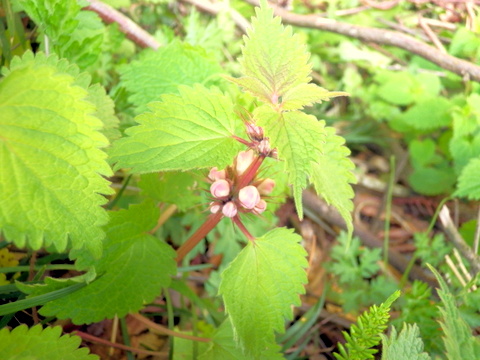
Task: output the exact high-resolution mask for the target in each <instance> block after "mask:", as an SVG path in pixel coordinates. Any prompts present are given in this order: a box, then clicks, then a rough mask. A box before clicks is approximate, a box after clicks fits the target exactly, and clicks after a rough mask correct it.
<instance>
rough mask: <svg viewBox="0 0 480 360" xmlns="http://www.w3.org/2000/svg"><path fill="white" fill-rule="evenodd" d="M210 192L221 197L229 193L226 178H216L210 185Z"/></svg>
mask: <svg viewBox="0 0 480 360" xmlns="http://www.w3.org/2000/svg"><path fill="white" fill-rule="evenodd" d="M210 192H211V194H212V195H213V196H214V197H216V198H217V199H218V198H223V197H226V196H228V195H230V184H229V183H228V181H227V180H223V179H220V180H217V181H215V182H214V183H213V184H212V185H211V186H210Z"/></svg>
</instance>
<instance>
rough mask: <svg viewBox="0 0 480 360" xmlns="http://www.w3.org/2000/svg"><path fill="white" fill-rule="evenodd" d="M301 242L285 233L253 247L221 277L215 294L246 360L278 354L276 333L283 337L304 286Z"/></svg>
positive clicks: (253, 243) (271, 235)
mask: <svg viewBox="0 0 480 360" xmlns="http://www.w3.org/2000/svg"><path fill="white" fill-rule="evenodd" d="M300 240H301V237H300V236H299V235H297V234H294V233H293V231H292V230H288V229H286V228H277V229H274V230H272V231H270V232H268V233H267V234H265V235H264V236H263V237H261V238H258V239H255V241H251V242H249V243H248V245H247V246H246V247H245V248H244V249H243V250H242V252H241V253H240V254H239V255H238V256H237V258H236V259H235V260H233V261H232V262H231V263H230V265H229V266H228V268H227V269H225V271H224V272H223V274H222V282H221V284H220V288H219V294H221V295H222V296H223V300H224V303H225V309H226V311H227V313H228V314H229V315H230V320H231V322H232V325H233V328H234V332H235V335H236V336H237V339H238V342H239V344H240V346H241V347H242V348H243V349H244V351H245V353H246V354H247V355H248V356H251V357H253V358H255V359H257V358H258V359H260V358H262V354H264V351H268V350H270V349H275V348H277V345H276V344H275V335H274V334H275V332H278V333H281V332H284V330H285V329H284V319H285V318H287V319H291V318H292V310H291V305H292V304H293V305H298V304H299V303H300V301H299V297H298V294H301V293H304V292H305V290H304V288H303V284H304V283H306V282H307V277H306V273H305V270H304V268H305V267H306V266H307V261H306V259H305V255H306V253H305V250H304V249H303V247H302V246H301V245H300V244H299V242H300Z"/></svg>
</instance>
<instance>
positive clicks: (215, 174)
mask: <svg viewBox="0 0 480 360" xmlns="http://www.w3.org/2000/svg"><path fill="white" fill-rule="evenodd" d="M226 177H227V174H226V172H225V170H218V169H217V167H213V168H212V170H210V172H209V173H208V178H209V179H210V180H212V181H215V180H220V179H226Z"/></svg>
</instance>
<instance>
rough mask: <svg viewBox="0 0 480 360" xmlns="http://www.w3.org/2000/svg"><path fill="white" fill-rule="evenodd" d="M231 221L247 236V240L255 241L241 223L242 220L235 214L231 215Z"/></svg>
mask: <svg viewBox="0 0 480 360" xmlns="http://www.w3.org/2000/svg"><path fill="white" fill-rule="evenodd" d="M233 222H234V223H235V224H236V225H237V226H238V228H239V229H240V231H241V232H242V233H243V234H244V235H245V236H246V237H247V239H248V240H249V241H255V238H254V237H253V236H252V234H250V232H249V231H248V230H247V228H246V227H245V225H243V223H242V220H240V218H239V217H238V215H237V216H234V217H233Z"/></svg>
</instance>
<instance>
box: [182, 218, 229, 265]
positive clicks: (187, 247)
mask: <svg viewBox="0 0 480 360" xmlns="http://www.w3.org/2000/svg"><path fill="white" fill-rule="evenodd" d="M222 217H223V214H222V212H221V211H219V212H217V213H216V214H210V216H209V217H208V218H207V220H206V221H205V222H204V223H203V224H202V226H200V227H199V228H198V230H197V231H195V233H194V234H193V235H192V236H190V238H189V239H188V240H187V241H186V242H185V243H184V244H183V245H182V246H180V247H179V248H178V249H177V259H176V260H177V262H180V261H182V259H183V258H184V257H185V255H187V254H188V253H189V252H190V251H192V249H193V248H194V247H195V246H197V244H198V243H199V242H200V241H201V240H202V239H203V238H204V237H205V236H206V235H207V234H208V233H209V232H210V231H212V229H213V228H214V227H215V226H217V224H218V223H219V222H220V220H221V219H222Z"/></svg>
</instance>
